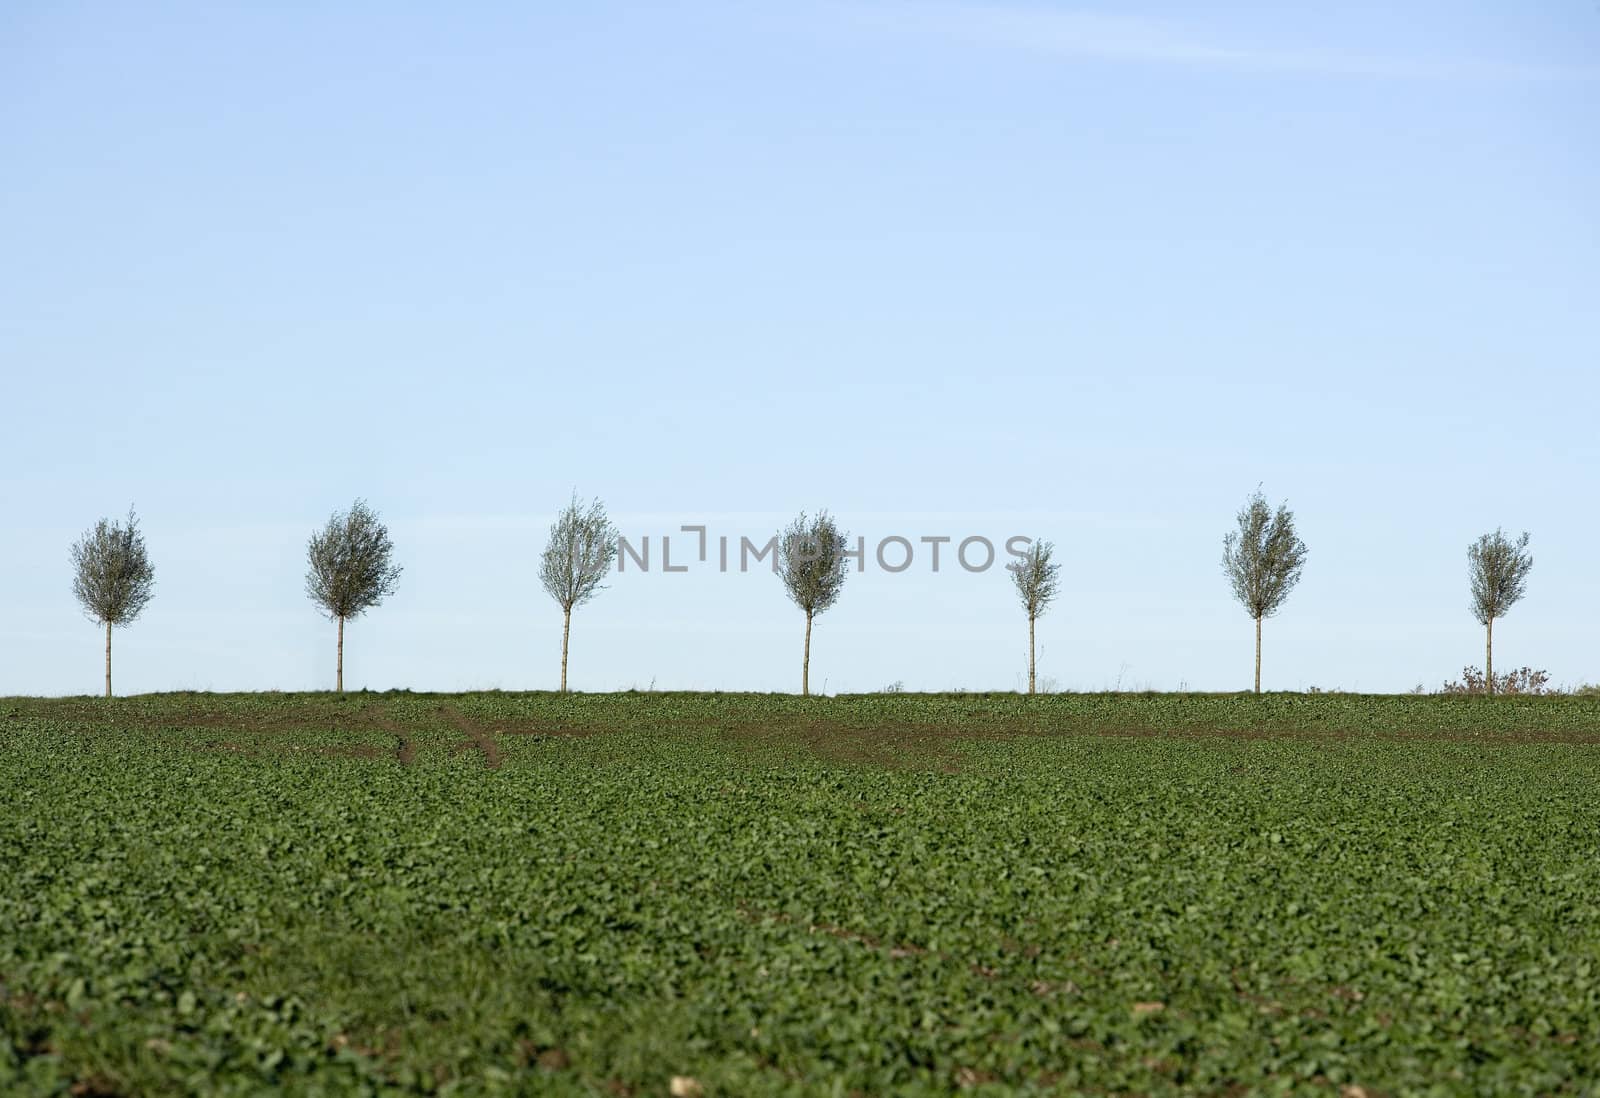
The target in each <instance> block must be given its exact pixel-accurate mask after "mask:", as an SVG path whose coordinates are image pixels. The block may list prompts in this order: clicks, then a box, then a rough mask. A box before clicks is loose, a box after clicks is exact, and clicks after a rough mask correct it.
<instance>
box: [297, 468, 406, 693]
mask: <svg viewBox="0 0 1600 1098" xmlns="http://www.w3.org/2000/svg"><path fill="white" fill-rule="evenodd" d="M393 556H394V544H393V543H392V542H391V541H390V540H389V530H388V528H387V527H385V526H384V525H383V523H381V522H379V521H378V515H377V512H375V511H373V510H372V508H370V507H368V506H367V505H366V502H365V501H363V500H359V499H358V500H356V501H355V503H354V504H352V505H351V507H350V510H349V511H346V512H344V513H343V514H341V513H339V512H338V511H335V512H334V513H333V515H332V516H331V517H330V518H329V519H328V525H326V526H324V527H323V528H322V529H321V530H320V531H318V532H317V533H314V534H312V535H311V541H310V542H309V543H307V545H306V563H307V565H308V567H307V569H306V594H307V595H309V596H310V597H311V601H312V602H314V603H316V604H317V605H318V606H320V607H322V609H323V611H324V612H325V613H326V614H327V615H328V620H329V621H336V622H338V623H339V649H338V656H337V657H336V662H335V664H334V688H335V689H336V690H338V691H339V692H340V693H341V694H342V693H344V623H345V621H346V620H347V619H349V618H355V617H359V616H361V615H362V614H363V613H365V612H366V611H367V610H369V609H371V608H372V607H374V606H378V605H381V604H382V602H383V600H384V599H385V598H386V597H388V596H389V595H392V594H394V591H395V587H396V586H397V585H398V583H399V581H400V571H401V569H400V566H399V565H397V564H395V563H393V561H392V559H391V558H392V557H393Z"/></svg>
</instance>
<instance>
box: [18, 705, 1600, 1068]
mask: <svg viewBox="0 0 1600 1098" xmlns="http://www.w3.org/2000/svg"><path fill="white" fill-rule="evenodd" d="M1030 702H1031V704H1030ZM1597 740H1600V699H1595V698H1570V697H1569V698H1546V697H1520V698H1511V697H1508V698H1488V697H1459V698H1452V697H1423V698H1417V697H1362V696H1358V695H1346V694H1340V695H1331V694H1325V695H1318V696H1314V697H1312V696H1306V695H1299V694H1274V695H1267V696H1264V697H1261V698H1256V697H1250V696H1237V695H1127V694H1123V695H1072V696H1055V697H1040V698H1033V699H1024V698H1021V697H1018V696H1016V695H1009V694H1007V695H982V694H966V695H959V696H957V695H913V694H903V693H902V694H874V695H861V696H855V697H847V698H838V699H820V700H819V699H812V700H811V701H810V702H809V704H807V703H803V702H802V701H801V700H800V699H797V698H793V697H788V696H762V695H687V694H670V693H669V694H648V695H647V694H631V695H601V696H595V695H569V696H565V697H563V696H559V695H515V694H478V695H461V696H439V695H414V694H410V693H393V694H384V695H375V694H366V693H361V694H352V695H343V696H331V695H305V696H296V695H255V696H231V697H229V696H213V695H204V694H199V695H165V696H152V697H141V698H133V699H119V700H116V701H113V702H110V703H94V702H90V701H89V700H87V699H62V700H54V701H33V700H15V699H13V700H0V785H3V787H4V788H5V789H6V791H7V807H6V811H5V812H4V813H0V1093H7V1094H13V1093H14V1094H22V1095H34V1094H38V1095H43V1094H67V1093H69V1092H72V1093H79V1094H92V1093H119V1094H134V1093H138V1094H144V1093H169V1092H205V1093H211V1094H255V1093H262V1092H265V1091H268V1090H286V1091H289V1092H292V1093H301V1094H431V1093H442V1092H448V1093H451V1094H458V1095H471V1094H516V1093H521V1094H540V1095H545V1094H551V1095H576V1094H606V1093H613V1094H636V1095H641V1096H643V1095H658V1094H663V1093H666V1091H667V1086H668V1080H669V1078H670V1077H671V1076H673V1075H687V1076H692V1077H694V1078H696V1079H698V1080H700V1081H701V1083H703V1084H704V1087H705V1092H706V1094H707V1095H736V1096H763V1095H844V1094H848V1093H850V1092H852V1091H854V1092H858V1093H863V1094H888V1093H893V1094H909V1095H918V1094H921V1095H932V1094H947V1093H952V1092H955V1091H957V1090H962V1091H963V1092H967V1091H970V1092H971V1093H973V1094H976V1095H984V1094H988V1095H1001V1094H1016V1093H1021V1094H1050V1093H1059V1094H1076V1093H1084V1092H1089V1093H1124V1092H1132V1093H1141V1094H1183V1093H1190V1094H1216V1093H1305V1094H1328V1093H1337V1092H1338V1091H1339V1088H1341V1087H1344V1086H1347V1085H1359V1086H1363V1087H1365V1088H1367V1090H1368V1092H1369V1093H1371V1092H1378V1091H1381V1092H1383V1093H1391V1094H1425V1093H1440V1094H1443V1093H1450V1094H1486V1095H1487V1094H1546V1093H1556V1092H1563V1091H1571V1092H1573V1093H1585V1092H1589V1091H1592V1090H1593V1089H1594V1088H1595V1086H1596V1083H1597V1080H1600V1021H1597V1019H1600V808H1597V803H1596V798H1595V796H1594V791H1595V788H1596V783H1597V781H1600V756H1597V755H1596V746H1595V742H1596V741H1597Z"/></svg>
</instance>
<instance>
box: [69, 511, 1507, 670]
mask: <svg viewBox="0 0 1600 1098" xmlns="http://www.w3.org/2000/svg"><path fill="white" fill-rule="evenodd" d="M1237 523H1238V526H1237V529H1235V530H1231V531H1229V532H1228V533H1227V534H1226V535H1225V536H1224V537H1223V539H1222V570H1223V574H1224V575H1225V576H1226V577H1227V579H1228V582H1229V584H1230V586H1231V587H1232V589H1233V594H1234V597H1235V598H1236V599H1238V601H1239V604H1240V605H1241V606H1243V607H1244V609H1245V611H1246V612H1247V613H1248V614H1249V615H1250V617H1251V618H1252V619H1254V621H1255V627H1256V665H1255V690H1256V693H1258V694H1259V693H1260V692H1261V623H1262V622H1263V621H1264V620H1265V619H1267V618H1269V617H1271V616H1273V615H1274V614H1276V613H1277V612H1278V611H1279V610H1280V609H1282V607H1283V604H1284V602H1285V601H1286V600H1287V599H1288V597H1289V593H1290V592H1291V591H1293V590H1294V588H1295V585H1296V584H1298V583H1299V582H1300V574H1301V572H1302V570H1303V569H1304V567H1305V561H1306V545H1305V542H1304V541H1302V540H1301V539H1300V536H1299V535H1298V534H1297V533H1296V532H1295V525H1294V513H1293V512H1291V511H1290V510H1289V509H1288V507H1287V506H1286V505H1284V504H1281V503H1280V504H1279V505H1278V507H1277V508H1276V509H1275V510H1274V509H1273V508H1271V507H1269V506H1268V504H1267V501H1266V499H1265V497H1264V496H1262V494H1261V492H1260V490H1259V489H1257V491H1256V492H1255V493H1254V494H1253V495H1252V496H1251V497H1250V498H1249V500H1247V501H1246V503H1245V505H1244V507H1242V508H1241V509H1240V511H1239V514H1238V516H1237ZM848 540H849V539H848V535H847V534H846V533H845V532H844V531H843V530H842V529H840V527H839V524H838V523H837V522H836V521H835V520H834V519H833V517H832V516H831V515H829V514H828V512H827V511H825V510H824V511H819V512H818V513H817V514H815V515H810V516H808V515H807V514H805V513H804V512H802V513H801V514H800V516H799V517H798V518H796V519H795V520H794V522H792V523H790V524H789V526H788V527H786V528H785V529H784V530H782V531H780V532H779V536H778V544H777V554H776V563H775V567H776V570H777V573H778V577H779V578H780V579H781V580H782V582H783V586H784V590H785V591H786V592H787V593H788V595H789V598H790V599H791V600H793V602H794V604H795V605H796V606H797V607H799V608H800V610H801V611H802V612H803V613H804V614H805V619H806V626H805V645H804V648H803V649H802V655H801V660H800V692H801V693H802V694H809V693H810V692H811V629H812V624H813V622H814V621H815V619H816V618H817V616H818V615H819V614H822V613H824V612H825V611H827V610H829V609H831V608H832V607H833V606H834V605H835V604H836V603H837V602H838V601H839V596H840V594H841V593H842V592H843V590H844V581H845V577H846V575H847V574H848V562H849V556H850V551H849V545H848ZM618 541H619V538H618V532H617V528H616V527H615V526H614V525H613V524H612V522H611V520H610V518H609V517H608V516H607V515H606V510H605V506H604V505H603V504H602V503H601V502H600V501H599V500H594V501H592V502H591V503H589V504H587V505H584V504H580V503H579V501H578V499H577V497H576V496H574V497H573V498H572V500H571V501H570V502H569V503H568V504H567V506H566V507H565V508H564V509H563V510H562V511H561V514H560V515H559V516H558V517H557V518H556V521H555V523H554V524H553V525H552V526H551V527H550V537H549V540H548V541H547V542H546V544H545V548H544V553H543V555H542V556H541V557H540V561H539V581H540V583H541V584H542V585H543V587H544V589H545V591H546V592H548V593H549V595H550V597H551V598H553V599H554V600H555V601H556V603H557V605H559V606H560V607H561V615H562V623H561V689H562V690H563V691H565V690H566V689H567V656H568V649H569V642H570V639H571V636H572V611H573V610H574V609H576V608H577V607H579V606H582V605H583V604H584V603H586V602H588V601H589V600H590V599H592V598H593V597H594V596H595V595H596V594H597V593H598V592H600V591H601V590H603V589H604V586H605V585H604V582H603V581H604V580H605V577H606V576H607V575H608V574H609V573H610V571H611V568H612V566H613V564H614V563H615V562H616V559H617V547H618ZM1527 550H1528V535H1527V534H1526V533H1524V534H1523V535H1522V536H1521V537H1520V538H1518V539H1516V540H1515V541H1513V540H1511V539H1509V538H1507V537H1506V535H1505V534H1504V533H1503V532H1502V531H1500V530H1499V529H1496V530H1495V531H1494V533H1492V534H1485V535H1483V536H1482V537H1481V538H1479V539H1478V540H1477V541H1475V542H1473V543H1472V545H1470V546H1469V547H1468V548H1467V562H1468V576H1469V579H1470V583H1471V588H1472V601H1471V608H1472V612H1473V615H1474V616H1475V617H1476V618H1477V620H1478V622H1479V623H1480V624H1482V625H1483V626H1484V627H1485V637H1484V647H1485V664H1486V669H1487V677H1486V681H1487V682H1488V683H1489V692H1490V693H1493V689H1494V687H1493V683H1494V623H1495V619H1497V618H1500V617H1504V616H1505V614H1506V612H1507V611H1508V610H1510V609H1511V607H1512V605H1513V604H1515V603H1516V602H1517V600H1519V599H1521V598H1522V596H1523V594H1524V593H1525V591H1526V590H1527V581H1528V573H1529V571H1530V570H1531V569H1532V568H1533V558H1532V557H1531V556H1530V555H1529V554H1528V551H1527ZM306 565H307V567H306V581H305V582H306V594H307V595H308V596H309V597H310V599H311V601H312V602H314V603H315V604H316V605H317V606H318V607H319V608H320V609H321V610H322V611H323V613H324V614H326V615H327V617H328V620H329V621H331V622H335V623H337V626H338V633H337V636H338V640H337V648H336V655H335V659H334V684H335V689H337V690H339V691H341V692H342V691H343V690H344V624H345V622H346V621H348V620H350V619H352V618H357V617H360V616H361V615H362V614H364V613H366V612H367V611H368V610H370V609H372V608H373V607H376V606H379V605H381V604H382V602H383V600H384V599H385V598H387V597H388V596H390V595H392V594H393V593H394V591H395V589H396V586H397V585H398V583H399V581H400V574H401V568H400V566H399V565H398V564H396V563H395V562H394V544H393V542H392V541H391V540H390V538H389V530H388V528H387V527H386V526H385V525H384V524H383V522H382V521H381V520H380V519H379V517H378V515H377V513H376V512H375V511H373V510H372V508H370V507H368V506H367V504H366V503H365V502H364V501H363V500H359V499H358V500H356V501H355V503H354V504H353V505H351V507H350V509H349V510H348V511H342V512H338V511H336V512H334V514H333V515H332V516H331V517H329V519H328V522H327V525H325V526H324V527H323V528H322V529H320V530H318V531H316V532H314V533H313V534H312V535H311V539H310V541H309V542H307V544H306ZM72 569H73V580H72V591H73V594H74V595H76V596H77V598H78V601H79V602H80V603H81V604H82V605H83V609H84V612H85V614H87V615H88V617H89V618H90V620H92V621H94V622H96V623H98V624H100V625H103V626H104V627H105V632H106V696H107V697H110V696H111V630H112V627H113V626H126V625H128V624H130V623H132V622H133V620H134V619H135V618H137V617H138V616H139V614H140V612H141V611H142V610H143V609H144V608H145V605H146V604H147V603H148V602H149V601H150V597H151V595H152V593H153V592H154V589H155V568H154V566H153V565H152V564H151V562H150V555H149V552H148V550H147V548H146V546H145V541H144V535H143V534H142V533H141V532H140V530H139V520H138V516H137V515H135V514H134V513H133V512H132V511H131V510H130V511H129V512H128V517H127V520H126V521H125V522H114V521H112V520H110V519H101V520H100V521H99V522H98V523H96V524H95V526H94V527H93V528H92V529H90V530H89V531H87V532H86V533H85V534H84V535H83V537H82V538H80V539H79V540H78V542H77V543H75V544H74V545H73V547H72ZM1007 569H1008V570H1009V571H1010V573H1011V579H1012V582H1013V584H1014V585H1015V587H1016V591H1017V595H1018V597H1019V599H1020V600H1021V602H1022V608H1023V610H1024V611H1025V612H1026V614H1027V616H1028V693H1029V694H1032V693H1034V692H1035V689H1036V686H1035V683H1036V677H1035V643H1034V635H1035V625H1036V623H1037V622H1038V620H1039V618H1040V617H1041V616H1042V615H1043V614H1044V612H1045V611H1046V610H1047V609H1048V608H1049V606H1050V604H1051V603H1052V602H1053V601H1054V600H1055V597H1056V594H1057V592H1058V590H1059V588H1060V579H1061V566H1060V564H1059V563H1058V562H1057V561H1056V560H1055V547H1054V546H1053V545H1052V544H1051V543H1050V542H1048V541H1033V542H1031V543H1030V544H1029V546H1028V549H1027V551H1026V553H1025V554H1024V555H1023V556H1022V557H1021V558H1020V559H1019V560H1017V561H1015V562H1013V563H1012V564H1009V565H1007Z"/></svg>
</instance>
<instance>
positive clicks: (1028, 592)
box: [1006, 541, 1061, 621]
mask: <svg viewBox="0 0 1600 1098" xmlns="http://www.w3.org/2000/svg"><path fill="white" fill-rule="evenodd" d="M1055 551H1056V547H1055V546H1054V545H1052V544H1051V543H1050V542H1048V541H1036V542H1033V543H1032V544H1031V545H1029V546H1028V551H1027V553H1026V554H1024V555H1023V556H1022V558H1021V559H1020V560H1016V561H1013V562H1012V563H1011V564H1008V565H1006V568H1008V569H1009V570H1010V572H1011V582H1012V584H1013V585H1014V586H1015V587H1016V589H1017V597H1018V598H1019V599H1021V600H1022V608H1023V609H1024V610H1026V611H1027V613H1028V620H1029V621H1032V620H1033V619H1035V618H1037V617H1039V616H1040V615H1041V614H1043V613H1044V612H1045V608H1046V607H1048V606H1049V605H1050V603H1051V601H1052V600H1053V599H1054V598H1055V597H1056V590H1057V588H1058V587H1059V586H1060V582H1061V565H1060V563H1059V562H1057V561H1056V560H1054V559H1053V558H1054V556H1055Z"/></svg>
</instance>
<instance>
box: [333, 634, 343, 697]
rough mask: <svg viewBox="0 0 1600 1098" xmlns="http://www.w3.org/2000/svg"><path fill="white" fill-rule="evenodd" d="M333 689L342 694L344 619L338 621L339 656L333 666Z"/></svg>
mask: <svg viewBox="0 0 1600 1098" xmlns="http://www.w3.org/2000/svg"><path fill="white" fill-rule="evenodd" d="M333 688H334V689H335V690H337V691H338V692H339V693H341V694H343V693H344V619H343V618H340V619H339V655H338V659H337V660H336V661H335V663H334V666H333Z"/></svg>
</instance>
